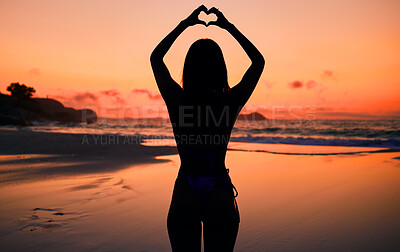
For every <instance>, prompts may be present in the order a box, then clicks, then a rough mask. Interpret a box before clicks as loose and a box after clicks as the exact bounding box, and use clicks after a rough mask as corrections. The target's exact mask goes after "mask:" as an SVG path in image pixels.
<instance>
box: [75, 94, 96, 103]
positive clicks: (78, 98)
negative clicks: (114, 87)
mask: <svg viewBox="0 0 400 252" xmlns="http://www.w3.org/2000/svg"><path fill="white" fill-rule="evenodd" d="M72 99H73V100H75V101H77V102H85V101H86V102H87V101H89V102H90V101H92V102H97V100H98V97H97V95H95V94H93V93H90V92H84V93H78V94H76V95H74V96H73V97H72Z"/></svg>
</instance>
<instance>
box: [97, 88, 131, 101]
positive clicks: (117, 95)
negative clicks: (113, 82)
mask: <svg viewBox="0 0 400 252" xmlns="http://www.w3.org/2000/svg"><path fill="white" fill-rule="evenodd" d="M100 94H101V95H104V96H109V97H112V98H113V99H114V103H115V104H119V105H125V104H127V103H126V101H125V100H124V99H122V98H121V94H120V92H119V91H118V90H116V89H110V90H104V91H100Z"/></svg>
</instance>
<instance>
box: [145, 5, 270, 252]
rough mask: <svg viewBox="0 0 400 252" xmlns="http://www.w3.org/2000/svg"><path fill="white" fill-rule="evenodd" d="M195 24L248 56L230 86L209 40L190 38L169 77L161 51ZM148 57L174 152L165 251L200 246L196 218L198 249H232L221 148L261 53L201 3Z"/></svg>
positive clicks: (229, 187)
mask: <svg viewBox="0 0 400 252" xmlns="http://www.w3.org/2000/svg"><path fill="white" fill-rule="evenodd" d="M201 11H204V12H205V13H207V14H210V13H214V14H215V15H216V16H217V20H216V21H213V22H209V23H208V24H206V23H205V22H204V21H201V20H199V19H198V15H199V14H200V12H201ZM196 24H203V25H205V26H208V25H216V26H218V27H220V28H222V29H225V30H226V31H228V32H229V33H230V34H231V35H232V36H233V37H234V38H235V39H236V40H237V41H238V42H239V44H240V45H241V46H242V48H243V49H244V51H245V52H246V54H247V55H248V56H249V58H250V60H251V65H250V67H249V68H248V70H247V71H246V73H245V75H244V76H243V78H242V80H241V81H240V82H239V83H238V84H237V85H236V86H234V87H233V88H229V86H228V81H227V70H226V65H225V61H224V57H223V55H222V51H221V49H220V47H219V46H218V44H217V43H215V42H214V41H213V40H211V39H200V40H198V41H196V42H195V43H193V44H192V45H191V47H190V49H189V51H188V53H187V55H186V58H185V63H184V68H183V75H182V85H183V88H181V86H180V85H178V84H177V83H176V82H175V81H174V80H173V79H172V78H171V76H170V73H169V71H168V69H167V67H166V65H165V64H164V62H163V58H164V56H165V54H166V53H167V51H168V50H169V49H170V47H171V46H172V44H173V42H174V41H175V40H176V38H177V37H178V36H179V35H180V34H181V33H182V32H183V31H184V30H185V29H186V28H188V27H190V26H193V25H196ZM150 60H151V66H152V68H153V72H154V76H155V79H156V82H157V85H158V88H159V89H160V92H161V95H162V97H163V99H164V101H165V103H166V105H167V108H168V112H169V116H170V120H171V123H172V127H173V131H174V135H175V140H176V143H177V146H178V152H179V156H180V159H181V167H180V169H179V173H178V177H177V179H176V182H175V186H174V192H173V195H172V201H171V206H170V210H169V213H168V221H167V226H168V234H169V239H170V242H171V247H172V250H173V251H186V252H187V251H201V232H202V225H201V223H203V230H204V231H203V237H204V250H205V251H233V248H234V245H235V241H236V236H237V233H238V228H239V212H238V208H237V204H236V200H235V197H236V196H237V192H236V189H235V187H234V186H233V184H232V182H231V180H230V177H229V175H228V169H226V167H225V155H226V150H227V145H228V141H229V138H230V134H231V131H232V128H233V125H234V123H235V121H236V118H237V115H238V113H239V112H240V110H241V108H242V107H243V105H244V104H245V103H246V102H247V100H248V99H249V97H250V95H251V94H252V92H253V90H254V88H255V86H256V85H257V82H258V80H259V78H260V75H261V73H262V71H263V69H264V64H265V63H264V58H263V56H262V55H261V53H260V52H259V51H258V50H257V48H256V47H255V46H254V45H253V44H252V43H251V42H250V41H249V40H248V39H247V38H246V37H245V36H244V35H243V34H242V33H240V31H239V30H238V29H237V28H236V27H235V26H234V25H233V24H231V23H230V22H228V20H227V19H226V18H225V17H224V15H223V14H222V13H221V12H220V11H219V10H218V9H216V8H215V7H213V8H211V9H210V10H207V8H206V7H205V6H204V5H202V6H200V7H198V8H197V9H196V10H194V11H193V13H192V14H191V15H190V16H189V17H188V18H186V19H184V20H183V21H181V22H180V23H179V25H178V26H177V27H176V28H175V29H174V30H173V31H172V32H170V33H169V34H168V35H167V36H166V37H165V38H164V39H163V40H162V41H161V42H160V44H158V45H157V47H156V48H155V49H154V51H153V53H152V54H151V57H150ZM235 192H236V195H235Z"/></svg>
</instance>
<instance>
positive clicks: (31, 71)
mask: <svg viewBox="0 0 400 252" xmlns="http://www.w3.org/2000/svg"><path fill="white" fill-rule="evenodd" d="M28 74H29V75H42V72H41V71H40V69H39V68H31V69H29V71H28Z"/></svg>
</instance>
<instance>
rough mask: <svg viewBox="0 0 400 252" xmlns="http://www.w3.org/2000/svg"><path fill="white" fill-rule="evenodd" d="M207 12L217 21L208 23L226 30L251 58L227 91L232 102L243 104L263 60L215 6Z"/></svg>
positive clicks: (262, 66) (256, 80)
mask: <svg viewBox="0 0 400 252" xmlns="http://www.w3.org/2000/svg"><path fill="white" fill-rule="evenodd" d="M208 13H214V14H215V15H216V16H217V21H213V22H209V23H208V25H217V26H219V27H220V28H222V29H225V30H226V31H228V32H229V33H230V34H231V35H232V36H233V37H234V38H235V39H236V40H237V41H238V43H239V44H240V46H241V47H242V48H243V50H244V51H245V52H246V54H247V56H248V57H249V58H250V60H251V65H250V67H249V68H248V69H247V71H246V73H245V74H244V76H243V78H242V80H241V81H240V82H239V83H238V84H237V85H236V86H234V87H233V88H231V90H230V91H229V96H230V97H231V99H232V101H233V102H237V103H238V104H239V105H240V106H243V105H244V104H245V103H246V102H247V100H248V99H249V98H250V96H251V94H252V93H253V91H254V88H255V87H256V85H257V83H258V80H259V79H260V76H261V73H262V72H263V70H264V65H265V60H264V57H263V56H262V54H261V53H260V52H259V51H258V50H257V48H256V47H255V46H254V45H253V44H252V43H251V42H250V41H249V40H248V39H247V38H246V37H245V36H244V35H243V34H242V33H241V32H240V31H239V30H238V29H237V28H236V27H235V26H234V25H233V24H231V23H230V22H229V21H228V20H227V19H226V18H225V16H224V15H223V14H222V12H220V11H219V10H218V9H217V8H215V7H213V8H211V9H210V10H209V11H208Z"/></svg>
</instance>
